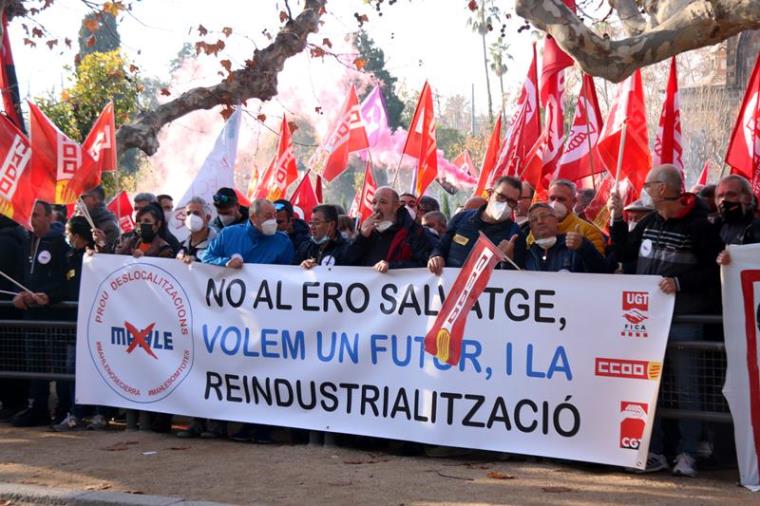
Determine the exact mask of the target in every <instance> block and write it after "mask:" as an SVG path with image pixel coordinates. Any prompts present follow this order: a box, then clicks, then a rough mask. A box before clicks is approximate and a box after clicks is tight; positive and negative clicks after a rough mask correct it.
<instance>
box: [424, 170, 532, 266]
mask: <svg viewBox="0 0 760 506" xmlns="http://www.w3.org/2000/svg"><path fill="white" fill-rule="evenodd" d="M521 191H522V183H520V180H519V179H517V178H514V177H510V176H504V177H502V178H499V179H498V180H497V181H496V184H495V185H494V189H493V193H491V196H490V197H489V199H488V203H487V204H486V205H484V206H482V207H481V208H480V209H468V210H466V211H462V212H460V213H459V214H457V215H456V216H454V217H453V218H451V221H450V222H449V228H448V230H447V231H446V234H445V235H444V236H443V237H442V238H441V240H440V241H438V244H437V245H436V246H435V248H433V252H432V253H431V255H430V260H429V261H428V269H430V272H432V273H433V274H440V273H441V272H443V268H444V267H461V266H462V265H463V264H464V262H465V260H466V259H467V255H468V254H469V253H470V250H471V249H472V247H473V245H474V244H475V241H477V240H478V235H479V233H480V232H483V233H484V234H485V235H486V237H488V238H489V239H490V240H491V242H492V243H494V244H495V245H496V246H497V247H498V248H499V249H501V250H502V251H503V252H504V253H505V254H506V255H507V256H508V257H509V258H510V259H512V260H514V261H515V263H517V265H522V263H523V260H524V257H525V239H524V238H523V237H522V235H521V234H520V227H519V226H518V225H517V224H516V223H515V222H514V221H512V213H513V212H514V209H515V208H516V207H517V201H518V199H519V198H520V192H521ZM505 265H509V264H505ZM507 268H510V267H507Z"/></svg>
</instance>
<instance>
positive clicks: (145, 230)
mask: <svg viewBox="0 0 760 506" xmlns="http://www.w3.org/2000/svg"><path fill="white" fill-rule="evenodd" d="M135 233H136V234H137V237H139V238H140V240H141V241H142V242H153V239H155V238H156V232H155V231H154V230H153V225H151V224H149V223H140V228H138V229H137V230H135Z"/></svg>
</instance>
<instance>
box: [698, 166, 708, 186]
mask: <svg viewBox="0 0 760 506" xmlns="http://www.w3.org/2000/svg"><path fill="white" fill-rule="evenodd" d="M709 177H710V160H705V164H704V165H703V166H702V172H700V173H699V179H697V184H700V185H702V186H706V185H707V179H708V178H709Z"/></svg>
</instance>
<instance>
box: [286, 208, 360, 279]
mask: <svg viewBox="0 0 760 506" xmlns="http://www.w3.org/2000/svg"><path fill="white" fill-rule="evenodd" d="M309 230H310V231H311V235H310V236H309V240H308V241H304V242H302V243H301V247H300V248H298V251H297V252H296V260H295V263H296V264H299V265H300V266H301V267H303V268H304V269H311V268H312V267H314V266H316V265H326V266H332V265H347V255H346V249H347V248H348V243H347V242H346V240H345V239H343V237H342V236H341V235H340V234H339V233H338V210H337V209H336V208H335V206H331V205H326V204H323V205H319V206H317V207H315V208H314V209H313V210H312V212H311V223H309Z"/></svg>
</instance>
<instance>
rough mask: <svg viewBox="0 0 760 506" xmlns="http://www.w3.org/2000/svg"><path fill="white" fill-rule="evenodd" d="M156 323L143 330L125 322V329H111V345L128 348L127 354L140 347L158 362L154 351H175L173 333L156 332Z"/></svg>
mask: <svg viewBox="0 0 760 506" xmlns="http://www.w3.org/2000/svg"><path fill="white" fill-rule="evenodd" d="M155 326H156V324H155V323H151V324H150V325H148V326H147V327H145V328H144V329H142V330H137V327H135V326H134V325H132V324H131V323H129V322H124V327H111V344H113V345H115V346H126V347H127V353H132V352H133V351H134V350H135V348H137V347H138V346H139V347H140V348H142V349H143V350H145V353H147V354H148V355H150V356H151V357H153V358H155V359H156V360H158V356H156V354H155V353H154V352H153V350H173V349H174V341H173V339H172V333H171V332H163V333H162V332H159V331H158V330H156V331H154V330H153V327H155Z"/></svg>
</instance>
